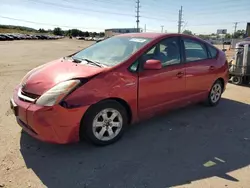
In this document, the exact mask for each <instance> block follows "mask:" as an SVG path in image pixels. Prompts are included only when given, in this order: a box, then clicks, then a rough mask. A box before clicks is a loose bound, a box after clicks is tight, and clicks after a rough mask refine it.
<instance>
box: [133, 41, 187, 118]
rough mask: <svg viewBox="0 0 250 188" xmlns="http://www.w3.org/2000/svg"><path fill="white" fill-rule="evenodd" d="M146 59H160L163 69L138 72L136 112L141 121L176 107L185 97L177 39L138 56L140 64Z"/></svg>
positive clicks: (183, 77) (183, 74) (162, 43)
mask: <svg viewBox="0 0 250 188" xmlns="http://www.w3.org/2000/svg"><path fill="white" fill-rule="evenodd" d="M148 59H157V60H160V61H161V63H162V66H163V67H162V69H160V70H143V68H142V70H141V71H140V72H139V87H138V111H139V116H140V117H141V118H143V117H150V116H151V115H154V114H155V113H157V112H160V111H163V110H167V109H171V108H175V107H178V106H179V105H181V104H182V103H183V100H184V98H185V67H184V65H183V64H182V56H181V53H180V42H179V38H178V37H171V38H167V39H164V40H162V41H160V42H159V43H158V44H156V45H155V46H154V47H152V48H151V49H150V50H149V51H148V52H146V53H145V54H144V55H142V57H141V58H140V61H141V62H142V63H145V62H146V61H147V60H148ZM141 62H140V63H141ZM142 67H143V66H142Z"/></svg>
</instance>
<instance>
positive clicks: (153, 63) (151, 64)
mask: <svg viewBox="0 0 250 188" xmlns="http://www.w3.org/2000/svg"><path fill="white" fill-rule="evenodd" d="M143 68H144V69H145V70H160V69H161V68H162V64H161V61H160V60H154V59H149V60H147V61H146V63H145V64H144V67H143Z"/></svg>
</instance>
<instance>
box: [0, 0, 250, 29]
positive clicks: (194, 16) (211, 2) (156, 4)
mask: <svg viewBox="0 0 250 188" xmlns="http://www.w3.org/2000/svg"><path fill="white" fill-rule="evenodd" d="M140 2H141V8H140V16H141V18H140V27H141V28H143V29H144V26H145V24H146V29H147V32H161V26H162V25H163V26H164V31H165V30H166V31H167V32H177V20H178V10H179V9H180V7H181V6H183V21H184V23H183V29H189V30H191V31H193V32H194V33H200V34H208V33H212V32H213V33H215V32H216V30H217V29H227V30H228V32H230V33H232V32H233V24H234V22H239V23H238V29H245V28H246V23H247V22H250V0H203V1H202V0H140ZM135 5H136V3H135V0H0V24H10V25H23V26H28V27H33V28H45V29H49V28H50V29H53V28H54V27H55V26H60V27H61V28H63V29H69V28H78V29H81V30H84V31H85V30H88V31H104V29H105V28H118V27H121V28H123V27H136V22H135V20H136V18H135ZM7 18H14V19H17V20H13V19H7ZM24 21H26V22H24Z"/></svg>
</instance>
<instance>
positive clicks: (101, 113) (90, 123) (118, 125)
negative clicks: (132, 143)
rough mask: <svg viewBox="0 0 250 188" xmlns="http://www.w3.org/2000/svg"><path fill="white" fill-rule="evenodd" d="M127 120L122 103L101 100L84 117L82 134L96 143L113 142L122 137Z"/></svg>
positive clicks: (105, 143)
mask: <svg viewBox="0 0 250 188" xmlns="http://www.w3.org/2000/svg"><path fill="white" fill-rule="evenodd" d="M127 122H128V117H127V112H126V110H125V108H124V107H123V106H122V105H121V104H120V103H118V102H116V101H111V100H110V101H104V102H100V103H99V104H96V105H94V106H93V107H92V108H91V109H90V110H89V111H88V112H87V114H86V116H85V117H84V118H83V121H82V125H81V130H80V134H81V137H84V138H85V139H87V140H88V141H90V142H92V143H93V144H95V145H102V146H103V145H108V144H112V143H114V142H116V141H117V140H118V139H120V138H121V136H122V135H123V132H124V129H125V127H126V125H127Z"/></svg>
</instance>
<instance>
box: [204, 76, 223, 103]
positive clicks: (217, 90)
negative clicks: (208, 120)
mask: <svg viewBox="0 0 250 188" xmlns="http://www.w3.org/2000/svg"><path fill="white" fill-rule="evenodd" d="M222 92H223V86H222V83H221V81H219V80H217V81H216V82H215V83H214V85H213V86H212V88H211V90H210V92H209V95H208V98H207V101H206V104H207V105H208V106H216V105H217V104H218V103H219V102H220V99H221V95H222Z"/></svg>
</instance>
